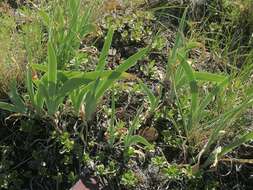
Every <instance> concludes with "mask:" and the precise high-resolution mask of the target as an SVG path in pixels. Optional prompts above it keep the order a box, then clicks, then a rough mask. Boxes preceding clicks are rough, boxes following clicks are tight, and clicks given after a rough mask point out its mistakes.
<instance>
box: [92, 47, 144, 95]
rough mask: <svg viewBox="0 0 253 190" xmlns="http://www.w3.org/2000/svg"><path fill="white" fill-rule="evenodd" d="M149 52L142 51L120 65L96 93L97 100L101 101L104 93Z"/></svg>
mask: <svg viewBox="0 0 253 190" xmlns="http://www.w3.org/2000/svg"><path fill="white" fill-rule="evenodd" d="M147 52H148V48H144V49H141V50H140V51H138V52H137V53H136V54H134V55H132V56H131V57H129V58H128V59H127V60H125V61H124V62H123V63H122V64H121V65H119V66H118V67H117V68H116V69H115V70H114V71H113V72H112V73H111V74H110V75H109V76H108V78H107V79H106V80H105V81H104V82H103V83H102V85H101V86H100V88H99V89H98V91H97V93H96V98H97V99H99V98H100V97H101V96H102V95H103V94H104V92H105V91H106V90H107V89H109V88H110V86H111V85H112V84H113V83H114V82H115V81H116V80H117V79H119V78H120V76H121V74H122V73H123V72H125V71H127V70H128V69H129V68H130V67H132V66H133V65H135V64H136V62H137V61H138V60H140V59H141V58H142V57H143V56H144V55H146V53H147Z"/></svg>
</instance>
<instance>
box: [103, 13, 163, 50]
mask: <svg viewBox="0 0 253 190" xmlns="http://www.w3.org/2000/svg"><path fill="white" fill-rule="evenodd" d="M154 21H155V17H154V15H153V14H152V13H151V12H150V11H143V10H138V11H137V10H136V11H135V10H125V12H124V13H122V14H121V13H119V14H118V15H117V16H116V20H115V17H114V16H113V15H106V16H105V18H104V20H103V23H101V26H102V27H103V28H108V27H109V26H114V27H115V29H116V31H117V32H118V33H119V35H120V36H121V37H120V38H121V39H122V40H123V41H125V42H127V43H129V42H145V43H147V44H148V43H149V42H151V38H150V36H151V35H152V34H153V31H152V27H153V26H152V23H153V22H154ZM157 43H158V44H159V45H160V44H161V42H160V43H159V42H157ZM158 44H157V45H158Z"/></svg>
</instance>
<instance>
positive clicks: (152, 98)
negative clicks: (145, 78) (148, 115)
mask: <svg viewBox="0 0 253 190" xmlns="http://www.w3.org/2000/svg"><path fill="white" fill-rule="evenodd" d="M139 84H140V86H141V88H142V90H143V91H144V93H145V94H146V95H147V96H148V99H149V101H150V104H151V112H153V111H154V110H155V108H156V106H157V102H158V101H157V98H156V96H155V95H154V93H153V92H152V91H151V90H150V89H149V88H148V87H147V86H146V85H145V84H144V83H143V82H142V81H140V82H139Z"/></svg>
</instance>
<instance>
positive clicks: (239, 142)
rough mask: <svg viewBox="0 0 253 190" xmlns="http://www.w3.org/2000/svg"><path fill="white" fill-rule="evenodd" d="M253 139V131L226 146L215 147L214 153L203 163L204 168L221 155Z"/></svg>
mask: <svg viewBox="0 0 253 190" xmlns="http://www.w3.org/2000/svg"><path fill="white" fill-rule="evenodd" d="M250 140H253V132H250V133H247V134H245V135H243V136H242V137H240V138H238V139H237V140H235V141H234V142H232V143H230V144H228V145H227V146H225V147H221V148H220V147H219V150H218V149H215V150H214V151H213V153H212V154H210V156H209V157H208V159H207V160H206V161H205V163H204V164H203V166H202V167H203V168H205V167H207V166H209V165H210V164H212V163H213V162H214V160H219V159H220V158H221V157H223V156H224V155H226V154H227V153H229V152H232V151H233V150H234V149H235V148H237V147H239V146H241V145H242V144H244V143H247V142H248V141H250Z"/></svg>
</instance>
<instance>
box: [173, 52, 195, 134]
mask: <svg viewBox="0 0 253 190" xmlns="http://www.w3.org/2000/svg"><path fill="white" fill-rule="evenodd" d="M178 57H179V60H180V63H181V65H182V67H183V69H184V71H185V74H186V77H187V78H188V81H189V86H190V89H191V96H192V97H191V119H190V120H189V124H188V130H191V129H192V127H193V126H194V125H195V124H196V123H195V122H196V112H197V109H198V85H197V81H196V79H195V75H194V71H193V69H192V67H191V65H190V64H189V63H188V62H187V61H186V58H185V57H184V56H183V55H182V54H180V53H178Z"/></svg>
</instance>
